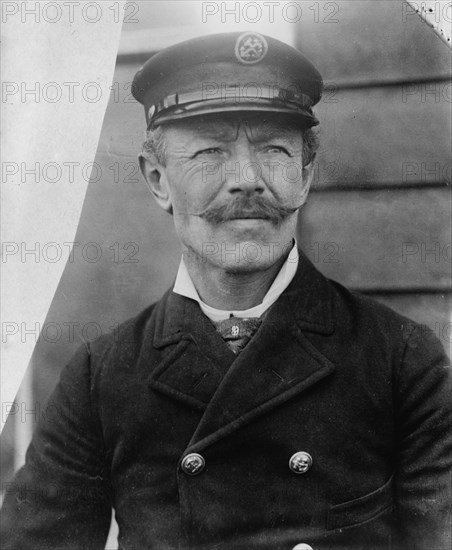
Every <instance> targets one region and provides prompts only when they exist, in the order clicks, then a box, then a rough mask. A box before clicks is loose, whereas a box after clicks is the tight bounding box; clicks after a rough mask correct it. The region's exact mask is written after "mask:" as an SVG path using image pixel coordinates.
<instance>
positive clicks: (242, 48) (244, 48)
mask: <svg viewBox="0 0 452 550" xmlns="http://www.w3.org/2000/svg"><path fill="white" fill-rule="evenodd" d="M267 50H268V44H267V41H266V40H265V38H264V37H263V36H262V35H261V34H257V33H255V32H246V33H245V34H242V35H241V36H239V37H238V39H237V42H236V44H235V56H236V58H237V59H238V61H240V63H245V64H246V65H252V64H253V63H258V62H259V61H261V59H263V58H264V57H265V54H266V53H267Z"/></svg>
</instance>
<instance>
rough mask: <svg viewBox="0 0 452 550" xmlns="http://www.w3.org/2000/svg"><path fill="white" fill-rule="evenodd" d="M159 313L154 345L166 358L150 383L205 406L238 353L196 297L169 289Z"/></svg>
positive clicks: (177, 397)
mask: <svg viewBox="0 0 452 550" xmlns="http://www.w3.org/2000/svg"><path fill="white" fill-rule="evenodd" d="M156 315H157V318H156V330H155V333H154V338H153V346H154V347H155V348H157V349H162V360H161V362H160V364H159V365H158V366H157V367H156V368H155V369H153V372H152V373H151V375H150V377H149V378H148V383H149V385H150V386H151V387H152V388H154V389H157V390H159V391H161V392H162V393H164V394H166V395H168V396H170V397H173V398H174V399H177V400H179V401H182V402H184V403H186V404H187V405H190V406H192V407H195V408H197V409H199V410H204V409H205V408H206V407H207V404H208V403H209V402H210V400H211V398H212V396H213V395H214V393H215V391H216V390H217V388H218V385H219V384H220V381H221V380H222V378H223V376H224V374H225V373H226V371H227V370H228V368H229V366H230V365H231V363H232V362H233V361H234V359H235V355H234V354H233V353H232V351H231V350H230V349H229V348H228V347H227V345H226V344H225V343H224V341H223V339H222V338H221V336H220V335H219V334H218V332H217V331H216V329H215V327H214V326H213V324H212V323H211V322H210V320H209V319H208V318H207V317H206V316H205V315H204V314H203V313H202V311H201V309H200V307H199V305H198V304H197V303H196V302H195V301H193V300H190V299H188V298H184V297H182V296H180V295H178V294H175V293H173V292H168V293H167V294H166V295H165V297H164V298H163V299H162V301H161V302H160V303H159V304H158V306H157V312H156Z"/></svg>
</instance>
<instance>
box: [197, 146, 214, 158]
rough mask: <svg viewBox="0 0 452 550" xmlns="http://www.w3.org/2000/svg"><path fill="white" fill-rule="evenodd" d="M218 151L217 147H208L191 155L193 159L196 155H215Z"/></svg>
mask: <svg viewBox="0 0 452 550" xmlns="http://www.w3.org/2000/svg"><path fill="white" fill-rule="evenodd" d="M220 152H221V151H220V149H219V148H218V147H208V148H207V149H202V150H201V151H196V153H195V154H194V155H193V156H194V157H197V156H198V155H214V154H216V153H220Z"/></svg>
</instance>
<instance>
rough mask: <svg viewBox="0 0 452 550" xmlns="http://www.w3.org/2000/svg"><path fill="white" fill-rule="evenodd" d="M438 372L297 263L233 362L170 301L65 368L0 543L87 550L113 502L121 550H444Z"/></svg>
mask: <svg viewBox="0 0 452 550" xmlns="http://www.w3.org/2000/svg"><path fill="white" fill-rule="evenodd" d="M448 379H449V380H450V368H449V362H448V359H447V358H446V356H445V355H444V351H443V348H442V346H441V344H440V342H439V341H438V340H437V339H436V338H435V337H434V336H433V334H432V333H431V332H429V331H428V330H427V329H426V328H425V327H423V326H420V325H417V324H415V323H413V322H412V321H410V320H408V319H406V318H404V317H402V316H400V315H398V314H396V313H394V312H392V311H391V310H389V309H388V308H386V307H384V306H382V305H380V304H378V303H376V302H375V301H373V300H371V299H369V298H366V297H363V296H360V295H358V294H354V293H351V292H350V291H348V290H346V289H345V288H343V287H342V286H340V285H339V284H337V283H334V282H332V281H329V280H327V279H325V278H324V277H323V276H322V275H321V274H320V273H319V272H318V271H317V270H316V269H315V268H314V266H313V265H312V264H310V262H309V261H308V260H307V259H306V258H305V257H303V255H302V256H301V260H300V265H299V268H298V271H297V274H296V276H295V278H294V280H293V281H292V282H291V284H290V286H289V287H288V288H287V289H286V290H285V292H284V293H283V294H282V295H281V297H280V298H279V299H278V300H277V302H276V303H275V304H274V305H273V306H272V308H271V309H270V311H269V312H268V314H267V315H266V317H265V320H264V321H263V323H262V325H261V327H260V328H259V330H258V332H257V333H256V334H255V336H254V337H253V339H252V340H251V342H250V343H249V344H248V345H247V346H246V347H245V349H244V351H243V352H241V353H240V354H239V355H238V356H235V355H234V354H233V353H232V352H231V351H230V350H229V348H228V347H227V346H226V345H225V343H224V341H223V340H222V338H221V337H220V335H219V334H218V333H217V332H216V330H215V328H214V326H213V325H212V323H211V322H210V321H209V320H208V319H207V318H206V317H205V316H204V315H203V313H202V312H201V310H200V308H199V306H198V304H197V303H196V302H194V301H192V300H190V299H187V298H184V297H182V296H179V295H177V294H174V293H173V292H172V291H169V292H167V293H166V294H165V296H164V297H163V298H162V299H161V300H160V301H159V302H158V303H156V304H155V305H153V306H151V307H149V308H148V309H146V310H145V311H144V312H143V313H141V314H140V315H139V316H138V317H136V318H134V319H132V320H130V321H128V322H126V323H125V324H123V325H122V326H121V328H120V330H119V331H118V332H116V333H114V334H111V335H108V336H104V337H102V338H101V339H100V340H98V341H96V342H94V343H92V344H90V345H86V346H83V347H82V348H81V349H80V350H79V351H78V353H77V354H76V355H75V357H74V358H73V360H72V361H71V362H70V364H69V365H68V366H67V367H66V368H65V369H64V371H63V374H62V377H61V380H60V382H59V384H58V386H57V388H56V390H55V392H54V393H53V395H52V397H51V400H50V403H51V405H52V406H51V407H47V410H48V411H53V414H50V413H49V414H47V415H46V417H45V418H44V419H43V420H42V421H41V423H40V424H39V426H38V428H37V430H36V432H35V434H34V438H33V441H32V444H31V445H30V448H29V450H28V453H27V463H26V466H25V467H24V468H23V469H22V470H20V471H19V473H18V475H17V476H16V479H15V481H14V483H13V485H12V486H11V487H10V489H9V490H8V491H7V495H6V499H5V504H4V507H3V512H2V516H3V537H4V538H3V548H5V550H6V549H13V548H14V549H17V550H25V549H28V548H30V549H33V550H38V549H46V550H48V549H52V550H54V549H59V548H61V549H65V550H68V549H75V548H80V549H102V548H103V547H104V544H105V539H106V536H107V532H108V528H109V525H110V517H111V509H112V507H113V508H114V509H115V513H116V520H117V522H118V524H119V529H120V536H119V541H120V548H123V549H124V550H142V549H174V548H179V549H189V548H190V549H208V548H209V549H210V548H211V549H214V548H215V549H229V548H231V549H233V548H237V549H259V550H284V549H287V550H290V549H292V548H293V547H294V546H295V545H296V544H299V543H305V544H307V545H309V546H311V547H312V548H313V549H314V550H327V549H366V550H367V549H391V548H397V549H402V548H403V549H404V550H405V549H406V550H408V549H409V550H414V549H423V550H427V549H428V550H439V549H442V548H450V524H448V523H447V518H448V507H449V505H450V472H451V460H452V453H451V403H452V400H451V399H450V395H449V391H450V387H449V388H448V387H447V380H448ZM300 451H304V452H305V453H308V454H309V455H310V456H311V457H312V464H311V465H310V467H309V469H308V470H307V471H306V472H304V473H295V472H294V471H293V470H292V469H291V468H290V467H289V460H290V458H291V457H292V456H293V454H294V453H296V452H300ZM192 453H197V455H199V456H200V457H202V459H203V460H204V465H203V467H201V468H199V470H197V471H196V472H195V475H190V474H189V473H186V471H184V469H183V468H182V466H181V465H182V463H183V460H184V458H185V457H186V456H187V455H188V454H192ZM192 473H193V472H192ZM449 517H450V516H449ZM305 548H308V547H305Z"/></svg>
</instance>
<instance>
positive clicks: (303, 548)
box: [292, 542, 314, 550]
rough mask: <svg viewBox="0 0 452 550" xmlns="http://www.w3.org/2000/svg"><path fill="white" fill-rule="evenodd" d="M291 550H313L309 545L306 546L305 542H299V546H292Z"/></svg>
mask: <svg viewBox="0 0 452 550" xmlns="http://www.w3.org/2000/svg"><path fill="white" fill-rule="evenodd" d="M292 550H314V549H313V548H312V546H310V545H309V544H306V543H305V542H300V544H297V545H296V546H294V547H293V548H292Z"/></svg>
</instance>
